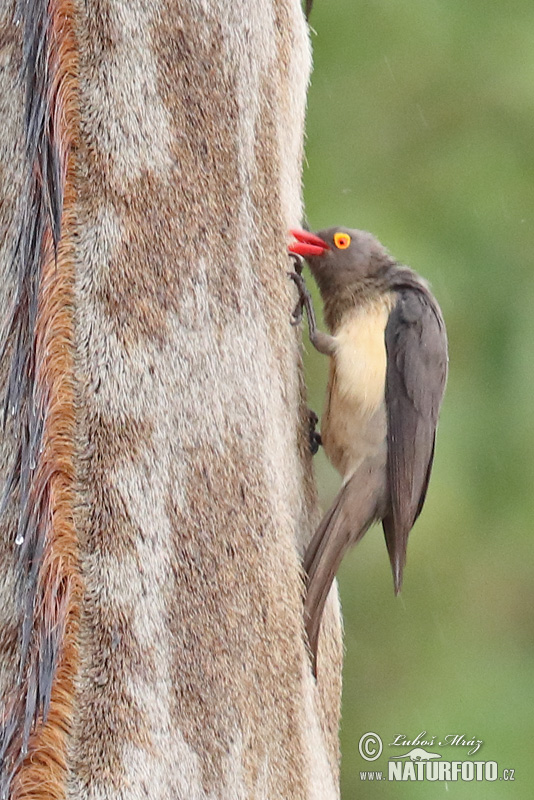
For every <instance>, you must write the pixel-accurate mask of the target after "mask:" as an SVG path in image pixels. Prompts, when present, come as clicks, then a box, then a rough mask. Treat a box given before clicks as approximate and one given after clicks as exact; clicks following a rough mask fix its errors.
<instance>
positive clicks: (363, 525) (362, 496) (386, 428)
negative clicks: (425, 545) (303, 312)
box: [290, 228, 447, 664]
mask: <svg viewBox="0 0 534 800" xmlns="http://www.w3.org/2000/svg"><path fill="white" fill-rule="evenodd" d="M292 233H293V235H294V236H295V238H296V239H297V241H296V242H294V243H293V244H292V245H290V251H291V252H293V253H297V254H300V255H303V256H305V258H306V259H307V261H308V264H309V266H310V269H311V272H312V274H313V276H314V278H315V280H316V281H317V284H318V286H319V289H320V292H321V296H322V298H323V301H324V312H325V320H326V323H327V325H328V328H329V330H330V335H328V334H325V333H322V332H321V331H318V330H317V329H316V327H315V323H314V319H313V315H312V318H311V320H310V338H311V340H312V343H313V344H314V345H315V347H316V348H317V349H318V350H319V351H320V352H322V353H324V354H326V355H328V356H330V378H329V383H328V391H327V399H326V405H325V410H324V414H323V419H322V429H321V438H322V443H323V445H324V448H325V451H326V454H327V455H328V457H329V459H330V460H331V462H332V463H333V465H334V466H335V467H336V468H337V469H338V471H339V472H340V473H341V475H342V476H343V486H342V488H341V490H340V492H339V494H338V496H337V497H336V499H335V500H334V503H333V505H332V507H331V508H330V510H329V511H328V512H327V514H326V515H325V517H324V518H323V520H322V522H321V524H320V525H319V528H318V530H317V531H316V533H315V535H314V537H313V539H312V541H311V543H310V545H309V547H308V549H307V552H306V554H305V559H304V568H305V570H306V574H307V578H308V585H307V595H306V601H305V619H306V628H307V632H308V638H309V644H310V648H311V651H312V655H313V658H314V664H315V659H316V654H317V641H318V635H319V628H320V623H321V615H322V611H323V607H324V604H325V601H326V598H327V596H328V592H329V590H330V587H331V584H332V581H333V579H334V577H335V575H336V572H337V570H338V568H339V565H340V563H341V560H342V559H343V556H344V554H345V553H346V551H347V549H348V548H349V547H350V546H352V545H354V544H356V542H358V541H359V540H360V539H361V537H362V536H363V535H364V533H365V532H366V531H367V529H368V528H369V527H370V525H371V524H372V523H373V522H375V521H378V520H381V521H382V525H383V528H384V534H385V538H386V544H387V549H388V553H389V557H390V560H391V565H392V569H393V577H394V583H395V592H396V593H398V592H399V591H400V588H401V583H402V575H403V568H404V564H405V560H406V546H407V541H408V534H409V532H410V530H411V528H412V527H413V525H414V523H415V521H416V519H417V517H418V516H419V514H420V512H421V509H422V507H423V503H424V500H425V496H426V491H427V488H428V481H429V478H430V472H431V469H432V459H433V455H434V441H435V436H436V427H437V423H438V416H439V409H440V405H441V400H442V397H443V392H444V389H445V382H446V377H447V337H446V332H445V324H444V322H443V317H442V315H441V311H440V308H439V306H438V304H437V302H436V300H435V298H434V297H433V295H432V293H431V292H430V289H429V288H428V285H427V284H426V283H425V281H424V280H423V279H422V278H420V277H419V276H418V275H416V273H415V272H413V271H412V270H411V269H409V268H408V267H405V266H401V265H399V264H398V263H397V262H396V261H394V259H392V258H391V257H390V255H389V254H388V253H387V251H386V250H385V248H384V247H382V245H381V244H380V243H379V242H378V241H377V240H376V239H375V238H374V237H373V236H371V234H369V233H366V232H364V231H357V230H350V229H348V228H330V229H328V230H325V231H320V232H319V233H318V234H317V235H314V234H310V233H308V232H307V231H300V230H297V231H292ZM301 289H302V284H301ZM305 299H306V301H307V303H308V305H309V297H308V298H305ZM303 300H304V298H303Z"/></svg>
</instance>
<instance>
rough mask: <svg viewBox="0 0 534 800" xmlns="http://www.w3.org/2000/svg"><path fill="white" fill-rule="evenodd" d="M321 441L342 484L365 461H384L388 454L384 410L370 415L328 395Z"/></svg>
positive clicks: (338, 398)
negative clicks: (378, 459) (377, 458)
mask: <svg viewBox="0 0 534 800" xmlns="http://www.w3.org/2000/svg"><path fill="white" fill-rule="evenodd" d="M321 440H322V443H323V447H324V450H325V453H326V455H327V456H328V458H329V459H330V461H331V463H332V464H333V466H334V467H335V468H336V469H337V470H338V472H340V474H341V475H342V476H343V478H344V479H345V480H347V479H348V478H350V476H351V475H352V474H353V473H354V472H355V471H356V470H357V469H358V467H359V466H360V464H361V463H362V462H363V461H364V460H365V459H367V458H373V459H374V458H375V457H379V458H382V457H383V459H384V460H385V458H386V453H387V422H386V406H385V403H384V402H382V403H381V404H380V405H379V406H378V407H377V408H376V409H375V410H374V412H373V413H371V414H369V412H368V410H367V409H362V407H361V406H360V405H358V404H357V403H351V402H350V401H349V400H348V398H346V397H343V396H340V395H339V394H337V393H331V395H330V400H329V404H328V409H327V410H326V411H325V414H324V415H323V421H322V426H321Z"/></svg>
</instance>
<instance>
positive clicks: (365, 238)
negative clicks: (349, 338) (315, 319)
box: [289, 228, 394, 294]
mask: <svg viewBox="0 0 534 800" xmlns="http://www.w3.org/2000/svg"><path fill="white" fill-rule="evenodd" d="M290 233H291V234H292V236H293V237H294V238H295V240H296V241H294V242H292V243H291V244H290V245H289V251H290V253H296V254H297V255H301V256H304V258H305V259H306V261H307V262H308V264H309V266H310V270H311V272H312V275H313V277H314V278H315V280H316V281H317V283H318V285H319V288H320V290H321V293H323V294H324V293H330V292H332V291H336V290H343V289H344V288H346V287H350V286H353V285H355V284H359V283H366V282H369V281H372V280H373V279H374V278H375V277H378V276H379V275H381V274H382V273H383V272H384V271H385V270H386V269H387V268H388V267H389V266H390V265H391V264H393V263H394V262H393V259H392V258H391V257H390V255H389V254H388V252H387V250H386V248H385V247H383V246H382V245H381V244H380V242H379V241H378V239H375V237H374V236H372V235H371V234H370V233H367V231H358V230H355V229H352V228H327V229H326V230H322V231H319V232H318V233H310V232H309V231H304V230H300V229H293V230H291V231H290Z"/></svg>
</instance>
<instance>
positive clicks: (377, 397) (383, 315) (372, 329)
mask: <svg viewBox="0 0 534 800" xmlns="http://www.w3.org/2000/svg"><path fill="white" fill-rule="evenodd" d="M392 303H393V299H392V298H391V297H390V296H386V297H385V298H383V299H381V300H380V301H377V302H375V303H373V304H369V305H367V306H365V307H363V308H355V309H354V311H353V312H351V313H350V315H348V316H347V317H346V318H345V320H344V321H343V323H342V324H341V326H340V328H339V330H338V331H337V332H336V335H335V337H334V338H335V342H336V352H335V354H334V356H333V357H332V360H331V365H330V380H329V385H328V394H327V401H326V408H325V411H324V414H323V419H322V424H321V436H322V440H323V445H324V448H325V452H326V454H327V455H328V457H329V458H330V460H331V461H332V463H333V465H334V466H335V467H336V469H338V470H339V472H340V473H341V474H342V475H343V476H344V478H345V479H347V478H348V477H349V476H350V475H351V474H352V473H353V472H354V470H355V469H357V467H358V466H359V464H360V463H361V462H362V460H363V459H365V458H366V457H367V456H369V455H372V454H374V453H376V452H377V451H378V450H379V449H383V448H384V447H385V437H386V431H387V428H386V413H385V385H386V345H385V337H384V332H385V328H386V324H387V320H388V315H389V312H390V309H391V307H392Z"/></svg>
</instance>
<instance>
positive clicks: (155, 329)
mask: <svg viewBox="0 0 534 800" xmlns="http://www.w3.org/2000/svg"><path fill="white" fill-rule="evenodd" d="M6 6H7V7H6ZM0 60H1V65H2V69H1V70H0V114H1V115H2V119H3V120H5V125H4V127H3V128H2V132H1V133H0V193H1V200H2V202H1V203H0V228H1V232H2V236H1V238H0V248H1V249H0V302H1V306H0V307H1V308H2V309H3V310H4V311H3V312H2V313H3V314H4V318H3V319H1V320H0V324H1V325H2V328H1V329H2V330H3V332H4V339H3V342H4V343H5V346H4V350H3V356H2V360H1V363H0V380H1V382H2V384H3V385H4V387H5V397H6V408H7V410H8V413H7V418H6V426H5V432H4V436H3V439H2V442H1V448H0V470H1V476H2V477H3V478H4V482H5V484H6V486H7V491H6V494H5V508H4V510H3V515H2V518H1V520H0V534H1V538H0V581H2V583H1V584H0V697H1V698H2V701H3V702H2V706H0V713H1V716H0V720H1V724H2V731H1V738H0V742H1V744H2V746H3V747H4V753H3V755H4V763H3V766H2V770H3V772H2V779H3V781H4V783H3V786H4V790H5V791H7V790H9V791H10V792H11V796H12V797H13V798H17V800H18V798H23V797H32V798H45V797H46V798H49V797H53V798H60V797H65V798H73V799H74V798H76V800H82V799H83V800H89V799H91V800H93V798H94V800H96V798H99V800H111V798H117V797H121V798H124V800H138V799H139V800H140V798H144V797H146V796H147V795H150V796H153V797H158V798H167V797H168V798H171V797H191V798H198V800H204V798H205V799H206V800H207V798H219V797H220V798H225V799H226V798H228V800H234V798H236V799H237V798H252V797H254V798H258V800H261V799H262V798H265V800H267V798H269V800H272V799H273V798H284V800H285V799H286V798H292V799H293V798H295V799H296V798H299V799H300V798H303V799H304V798H305V799H306V800H312V798H317V800H319V799H320V800H329V798H335V797H337V796H338V788H337V786H338V739H337V727H338V719H339V692H340V663H341V653H340V647H341V646H340V626H339V613H338V608H337V600H336V598H335V596H334V595H332V597H331V601H330V607H329V614H328V615H327V616H326V618H325V621H324V623H323V631H324V633H323V636H322V641H321V647H320V655H319V657H320V658H321V659H322V660H323V663H324V666H323V667H322V669H321V675H320V680H319V683H318V684H317V685H315V683H314V680H313V678H312V675H311V671H310V666H309V660H308V654H307V652H306V645H305V637H304V630H303V620H302V592H303V587H302V575H301V566H300V557H301V554H302V551H303V549H304V547H305V545H306V543H307V541H308V540H309V538H310V535H311V533H312V531H313V529H314V527H315V525H316V523H317V516H318V513H317V505H316V494H315V489H314V485H313V480H312V474H311V465H310V456H309V453H308V449H307V413H306V404H305V398H304V390H303V381H302V374H301V365H300V355H299V342H298V339H297V337H296V334H295V333H294V331H292V330H291V329H290V326H289V314H290V310H291V307H292V304H293V297H292V292H291V286H290V285H289V282H288V281H287V277H286V268H287V264H286V260H285V256H284V253H285V246H286V230H287V228H288V227H290V225H295V224H296V223H297V222H298V221H299V218H300V216H301V199H300V169H301V157H302V129H303V116H304V106H305V93H306V86H307V80H308V71H309V45H308V38H307V31H306V26H305V21H304V18H303V14H302V11H301V8H300V4H299V2H298V0H272V2H271V3H266V4H250V3H248V2H245V0H237V2H234V3H231V4H228V3H223V2H222V0H195V2H193V3H191V4H183V3H177V2H176V1H175V0H168V2H163V0H161V2H160V0H150V2H148V3H147V2H141V0H129V2H126V0H114V2H106V0H88V1H87V2H84V3H82V2H81V0H70V1H69V2H64V1H63V0H55V2H52V3H50V2H43V0H24V2H22V1H21V2H20V4H19V5H17V7H15V4H14V3H7V4H5V5H4V6H3V8H2V10H1V11H0ZM21 78H22V80H21ZM13 409H14V413H12V410H13ZM17 537H18V540H19V541H20V537H22V539H23V544H22V545H21V546H18V545H16V544H15V540H16V539H17ZM19 676H20V678H21V680H20V681H19ZM26 749H28V753H27V755H26Z"/></svg>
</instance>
